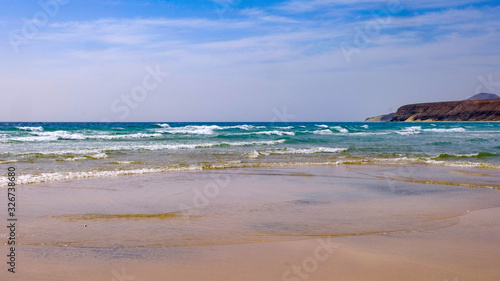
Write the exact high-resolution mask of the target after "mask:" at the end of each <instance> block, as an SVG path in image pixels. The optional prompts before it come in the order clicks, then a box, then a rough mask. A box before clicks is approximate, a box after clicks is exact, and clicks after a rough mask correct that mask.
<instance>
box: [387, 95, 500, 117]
mask: <svg viewBox="0 0 500 281" xmlns="http://www.w3.org/2000/svg"><path fill="white" fill-rule="evenodd" d="M413 121H431V122H435V121H457V122H458V121H500V99H488V100H465V101H452V102H434V103H419V104H409V105H405V106H402V107H400V108H399V109H398V111H397V112H396V114H394V116H393V117H392V119H391V122H413Z"/></svg>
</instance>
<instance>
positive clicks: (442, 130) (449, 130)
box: [424, 127, 467, 133]
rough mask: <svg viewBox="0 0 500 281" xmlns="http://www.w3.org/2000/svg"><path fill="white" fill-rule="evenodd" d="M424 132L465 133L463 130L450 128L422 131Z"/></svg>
mask: <svg viewBox="0 0 500 281" xmlns="http://www.w3.org/2000/svg"><path fill="white" fill-rule="evenodd" d="M424 131H425V132H437V133H449V132H466V131H467V130H466V129H464V128H461V127H460V128H450V129H438V128H432V129H424Z"/></svg>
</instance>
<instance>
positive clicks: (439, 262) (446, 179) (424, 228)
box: [0, 165, 500, 281]
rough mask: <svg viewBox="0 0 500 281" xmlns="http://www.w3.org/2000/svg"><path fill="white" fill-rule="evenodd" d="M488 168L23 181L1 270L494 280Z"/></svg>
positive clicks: (498, 216)
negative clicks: (13, 238)
mask: <svg viewBox="0 0 500 281" xmlns="http://www.w3.org/2000/svg"><path fill="white" fill-rule="evenodd" d="M499 179H500V171H497V170H491V169H473V168H459V167H441V166H430V165H410V166H384V165H378V166H364V165H344V166H308V167H286V168H285V167H284V168H272V169H271V168H255V169H227V170H213V171H202V172H184V173H163V174H150V175H138V176H120V177H110V178H93V179H86V180H74V181H62V182H52V183H43V184H36V185H25V186H20V187H19V191H18V202H19V210H18V213H19V222H18V229H17V231H18V232H17V233H18V238H17V241H18V243H19V244H20V245H18V247H17V252H16V253H17V263H16V273H15V274H12V273H9V272H7V265H6V263H5V262H2V270H1V273H0V279H1V280H53V281H57V280H76V281H78V280H93V281H98V280H106V281H108V280H116V281H118V280H145V281H146V280H147V281H153V280H500V269H499V268H498V264H500V255H499V254H498V253H500V236H499V235H498V233H500V209H499V208H500V190H498V189H497V188H498V186H497V183H498V182H500V181H499ZM4 203H5V204H6V202H2V204H4ZM2 215H3V214H2ZM1 219H2V220H3V221H5V219H6V218H5V217H1ZM2 235H5V232H2ZM0 248H1V252H2V253H5V254H2V256H3V257H4V259H5V261H6V254H7V251H8V248H7V246H5V245H4V246H2V247H0Z"/></svg>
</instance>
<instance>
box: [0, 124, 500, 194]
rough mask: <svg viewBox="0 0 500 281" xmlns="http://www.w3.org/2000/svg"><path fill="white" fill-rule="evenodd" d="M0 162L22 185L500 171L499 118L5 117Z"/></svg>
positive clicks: (0, 134)
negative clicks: (371, 169)
mask: <svg viewBox="0 0 500 281" xmlns="http://www.w3.org/2000/svg"><path fill="white" fill-rule="evenodd" d="M0 164H3V166H5V167H8V166H13V167H15V168H16V171H17V173H18V175H19V177H18V182H17V184H31V183H40V182H51V181H61V180H69V179H81V178H98V177H112V176H125V175H134V174H146V173H168V172H170V171H196V170H204V169H231V168H245V167H286V166H308V165H364V164H382V165H387V164H397V165H411V164H424V165H439V166H457V167H476V168H485V169H500V123H356V122H307V123H300V122H295V123H252V122H242V123H174V122H172V123H170V122H169V123H166V122H151V123H0ZM6 180H7V178H6V177H3V178H2V179H0V183H1V184H2V186H5V183H6Z"/></svg>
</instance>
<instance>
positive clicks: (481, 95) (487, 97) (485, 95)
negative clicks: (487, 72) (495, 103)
mask: <svg viewBox="0 0 500 281" xmlns="http://www.w3.org/2000/svg"><path fill="white" fill-rule="evenodd" d="M499 98H500V97H499V96H497V95H495V94H490V93H479V94H477V95H473V96H472V97H470V98H468V99H466V100H492V99H499Z"/></svg>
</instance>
